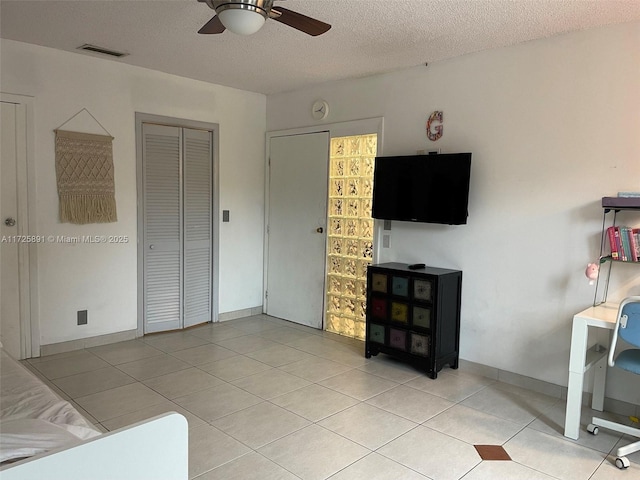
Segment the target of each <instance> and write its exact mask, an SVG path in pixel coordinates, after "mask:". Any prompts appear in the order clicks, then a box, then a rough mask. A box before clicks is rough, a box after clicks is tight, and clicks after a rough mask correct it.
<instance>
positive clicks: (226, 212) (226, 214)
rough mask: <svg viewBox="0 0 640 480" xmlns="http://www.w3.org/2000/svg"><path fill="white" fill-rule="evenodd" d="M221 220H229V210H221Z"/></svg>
mask: <svg viewBox="0 0 640 480" xmlns="http://www.w3.org/2000/svg"><path fill="white" fill-rule="evenodd" d="M222 221H223V222H228V221H229V210H222Z"/></svg>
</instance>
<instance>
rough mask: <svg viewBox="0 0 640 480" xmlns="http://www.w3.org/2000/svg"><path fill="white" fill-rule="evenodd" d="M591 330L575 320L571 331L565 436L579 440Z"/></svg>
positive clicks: (583, 323) (580, 321) (578, 320)
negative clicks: (585, 366) (585, 367)
mask: <svg viewBox="0 0 640 480" xmlns="http://www.w3.org/2000/svg"><path fill="white" fill-rule="evenodd" d="M588 338H589V329H588V327H587V325H586V323H585V322H584V321H582V320H580V319H577V318H574V319H573V327H572V329H571V353H570V356H569V384H568V388H567V409H566V412H565V419H564V436H565V437H569V438H572V439H574V440H577V439H578V436H579V434H580V412H581V410H582V389H583V387H584V364H585V358H586V356H587V341H588Z"/></svg>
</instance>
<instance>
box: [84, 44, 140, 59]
mask: <svg viewBox="0 0 640 480" xmlns="http://www.w3.org/2000/svg"><path fill="white" fill-rule="evenodd" d="M78 50H85V51H88V52H93V53H99V54H101V55H109V56H110V57H116V58H120V57H126V56H127V55H129V54H128V53H124V52H116V51H115V50H109V49H108V48H104V47H98V46H96V45H91V44H89V43H85V44H84V45H82V46H80V47H78Z"/></svg>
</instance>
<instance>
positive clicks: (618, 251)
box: [607, 226, 640, 262]
mask: <svg viewBox="0 0 640 480" xmlns="http://www.w3.org/2000/svg"><path fill="white" fill-rule="evenodd" d="M607 237H608V239H609V246H610V247H611V259H612V260H622V261H623V262H638V261H640V228H632V227H625V226H621V227H616V226H613V227H609V228H607Z"/></svg>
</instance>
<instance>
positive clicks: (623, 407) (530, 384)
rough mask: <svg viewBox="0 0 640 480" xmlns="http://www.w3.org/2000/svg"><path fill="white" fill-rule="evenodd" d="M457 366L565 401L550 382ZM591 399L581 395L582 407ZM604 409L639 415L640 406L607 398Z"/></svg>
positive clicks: (472, 364)
mask: <svg viewBox="0 0 640 480" xmlns="http://www.w3.org/2000/svg"><path fill="white" fill-rule="evenodd" d="M459 366H460V368H461V369H463V370H464V371H465V372H467V373H473V374H476V375H482V376H483V377H487V378H491V379H492V380H497V381H500V382H503V383H508V384H509V385H514V386H516V387H521V388H526V389H527V390H531V391H533V392H537V393H542V394H544V395H548V396H550V397H554V398H558V399H560V400H564V401H566V400H567V387H564V386H562V385H556V384H554V383H551V382H545V381H543V380H538V379H536V378H532V377H527V376H526V375H520V374H519V373H513V372H509V371H507V370H500V369H499V368H495V367H489V366H487V365H483V364H481V363H475V362H471V361H469V360H463V359H460V361H459ZM591 397H592V394H591V393H589V392H584V394H583V395H582V405H583V406H585V407H590V406H591ZM604 409H605V411H607V412H612V413H616V414H619V415H625V416H629V415H635V416H638V415H640V406H636V405H634V404H633V403H629V402H625V401H622V400H616V399H614V398H609V397H605V399H604Z"/></svg>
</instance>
